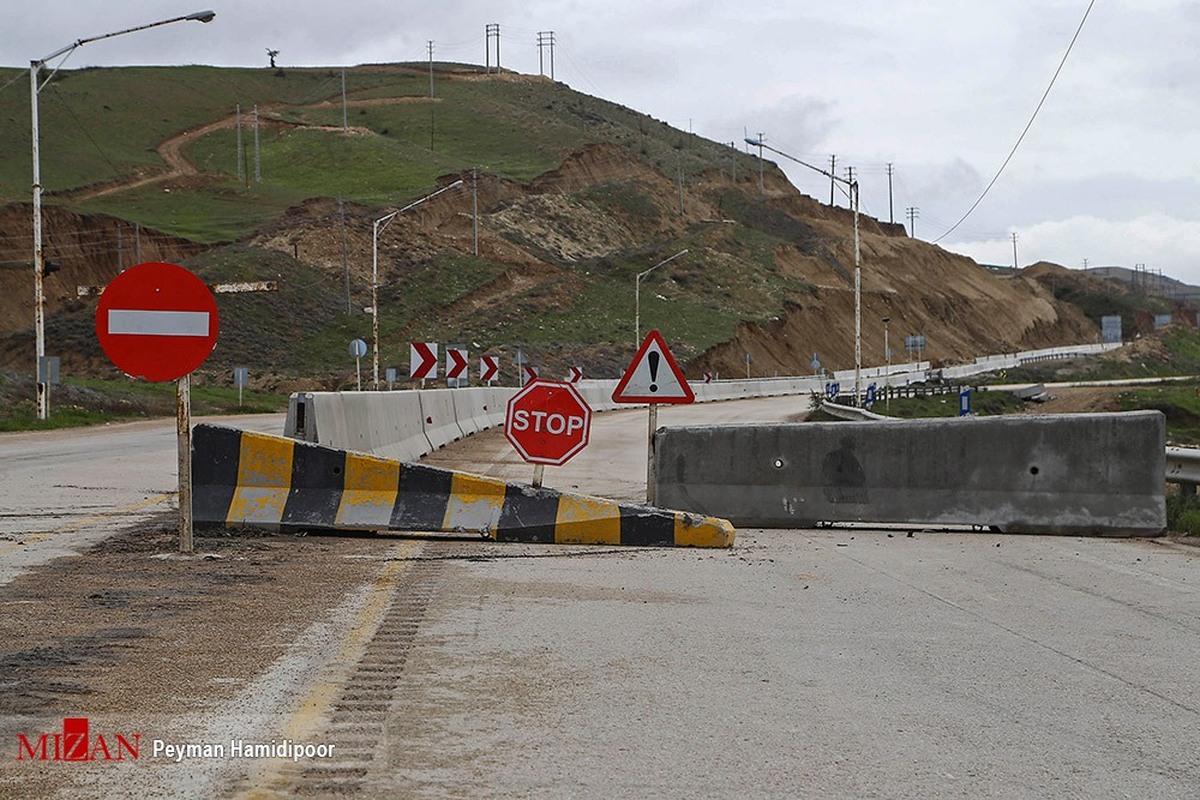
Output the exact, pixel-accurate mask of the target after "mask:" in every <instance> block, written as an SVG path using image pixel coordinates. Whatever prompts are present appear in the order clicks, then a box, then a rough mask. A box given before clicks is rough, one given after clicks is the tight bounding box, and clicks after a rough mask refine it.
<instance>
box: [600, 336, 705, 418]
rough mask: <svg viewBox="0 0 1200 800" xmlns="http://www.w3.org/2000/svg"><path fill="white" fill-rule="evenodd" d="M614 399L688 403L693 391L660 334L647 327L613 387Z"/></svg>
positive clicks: (692, 400)
mask: <svg viewBox="0 0 1200 800" xmlns="http://www.w3.org/2000/svg"><path fill="white" fill-rule="evenodd" d="M612 399H613V402H614V403H692V402H695V400H696V393H695V392H693V391H692V387H691V386H688V382H687V379H686V378H684V377H683V371H682V370H680V369H679V365H678V364H676V363H675V357H674V356H672V355H671V351H670V350H668V349H667V343H666V342H665V341H663V337H662V334H661V333H659V332H658V331H650V332H649V333H647V334H646V338H645V339H644V340H643V341H642V346H641V347H639V348H638V351H637V354H636V355H635V356H634V357H633V362H632V363H631V364H630V365H629V368H628V369H626V370H625V374H624V375H622V376H621V380H619V381H618V382H617V388H616V389H614V390H613V393H612Z"/></svg>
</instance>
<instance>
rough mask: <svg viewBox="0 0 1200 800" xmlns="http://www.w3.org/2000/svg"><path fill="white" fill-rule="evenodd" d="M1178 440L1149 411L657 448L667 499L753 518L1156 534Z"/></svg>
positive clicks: (836, 427)
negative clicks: (1170, 445) (1170, 452)
mask: <svg viewBox="0 0 1200 800" xmlns="http://www.w3.org/2000/svg"><path fill="white" fill-rule="evenodd" d="M1165 452H1166V450H1165V422H1164V417H1163V415H1162V414H1161V413H1160V412H1158V411H1138V412H1128V413H1112V414H1075V415H1059V416H1050V415H1046V416H1033V415H1029V416H1026V415H1021V416H1011V417H978V418H970V417H964V418H956V419H929V420H894V421H889V422H888V423H886V424H880V423H877V422H832V423H803V424H789V425H730V426H722V427H687V428H663V429H660V430H659V431H658V432H657V434H656V436H655V453H654V458H655V475H656V476H657V480H656V491H657V494H656V497H657V499H658V502H660V503H662V504H664V505H667V506H670V507H672V508H681V509H685V510H688V511H693V512H696V513H701V514H710V515H715V516H721V517H723V518H725V519H729V520H730V521H731V522H733V524H735V525H738V526H741V527H784V528H803V527H811V526H813V525H817V524H818V523H822V522H864V523H889V522H895V523H912V524H952V525H982V526H988V527H994V528H998V529H999V530H1002V531H1005V532H1011V533H1056V534H1061V533H1088V534H1095V533H1101V534H1117V535H1157V534H1159V533H1161V532H1162V531H1163V529H1164V528H1165V527H1166V510H1165ZM717 453H719V454H720V456H719V457H715V456H714V454H717Z"/></svg>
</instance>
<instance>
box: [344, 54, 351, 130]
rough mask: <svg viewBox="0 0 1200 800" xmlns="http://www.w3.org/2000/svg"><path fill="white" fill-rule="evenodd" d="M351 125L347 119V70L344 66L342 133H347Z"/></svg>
mask: <svg viewBox="0 0 1200 800" xmlns="http://www.w3.org/2000/svg"><path fill="white" fill-rule="evenodd" d="M349 130H350V125H349V124H348V120H347V119H346V70H345V68H344V67H343V68H342V133H347V132H348V131H349Z"/></svg>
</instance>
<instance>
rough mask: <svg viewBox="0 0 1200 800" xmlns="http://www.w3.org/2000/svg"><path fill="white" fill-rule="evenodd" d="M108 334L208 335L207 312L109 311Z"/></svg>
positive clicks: (112, 309) (114, 309) (113, 309)
mask: <svg viewBox="0 0 1200 800" xmlns="http://www.w3.org/2000/svg"><path fill="white" fill-rule="evenodd" d="M108 332H109V333H110V334H117V333H119V334H126V335H129V336H208V312H207V311H138V310H134V309H117V308H110V309H109V310H108Z"/></svg>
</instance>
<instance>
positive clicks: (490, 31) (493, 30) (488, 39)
mask: <svg viewBox="0 0 1200 800" xmlns="http://www.w3.org/2000/svg"><path fill="white" fill-rule="evenodd" d="M493 36H494V37H496V72H497V73H499V72H500V23H499V22H489V23H488V24H487V25H485V26H484V27H483V38H484V41H483V46H484V49H485V50H486V53H485V54H484V70H485V71H486V72H488V73H490V72H491V71H492V37H493Z"/></svg>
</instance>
